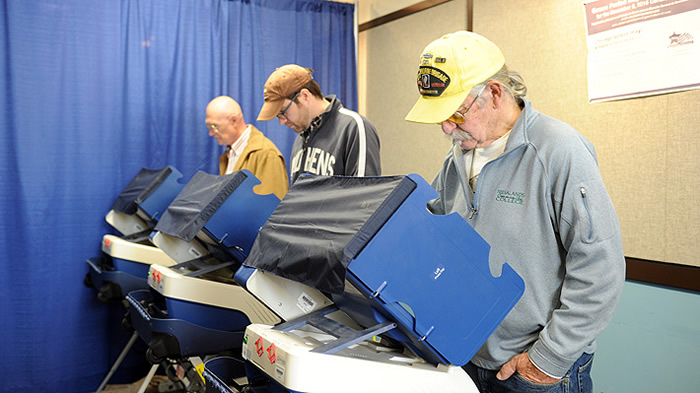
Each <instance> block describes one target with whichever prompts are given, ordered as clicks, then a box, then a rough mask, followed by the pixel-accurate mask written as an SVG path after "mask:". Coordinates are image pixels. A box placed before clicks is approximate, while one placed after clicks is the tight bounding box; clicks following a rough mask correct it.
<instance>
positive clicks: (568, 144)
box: [406, 31, 625, 392]
mask: <svg viewBox="0 0 700 393" xmlns="http://www.w3.org/2000/svg"><path fill="white" fill-rule="evenodd" d="M418 69H419V71H418V80H417V83H418V90H419V93H420V97H419V99H418V101H417V102H416V104H415V106H414V107H413V108H412V109H411V111H410V112H409V113H408V115H407V116H406V120H408V121H413V122H420V123H430V124H440V127H441V128H442V131H443V132H444V133H445V134H446V135H448V136H450V137H451V138H452V139H453V141H454V144H453V146H452V148H451V149H450V151H448V153H447V156H446V158H445V161H444V163H443V166H442V169H441V170H440V172H439V173H438V175H437V177H436V178H435V180H434V181H433V187H435V189H436V190H437V191H438V194H439V197H438V198H437V199H435V200H433V201H431V202H430V203H429V206H428V207H429V209H430V210H431V211H432V212H433V213H436V214H449V213H453V212H457V213H459V214H460V215H462V216H463V217H464V219H465V220H467V222H469V224H471V225H472V226H473V227H474V228H475V229H476V230H477V232H479V234H481V236H483V237H484V239H485V240H486V241H487V242H488V243H489V244H490V245H491V253H490V256H489V264H490V268H491V271H492V272H493V274H494V275H498V274H500V271H501V268H502V266H503V264H504V263H506V262H507V263H508V264H510V265H511V266H512V267H513V268H514V269H515V271H516V272H517V273H518V274H519V275H520V276H521V277H522V278H523V279H524V281H525V294H524V295H523V297H522V298H521V299H520V301H519V302H518V303H517V304H516V306H515V308H513V310H512V311H511V312H510V313H509V314H508V316H507V317H506V318H505V320H504V321H503V322H502V323H501V325H500V326H499V327H498V328H497V329H496V330H495V331H494V333H493V334H492V335H491V336H490V337H489V338H488V340H487V341H486V343H485V344H484V345H483V346H482V348H481V349H480V350H479V351H478V353H477V354H476V355H475V356H474V357H473V358H472V359H471V361H470V362H469V363H468V364H467V365H466V366H465V370H466V371H467V372H468V373H469V375H470V376H471V377H472V379H473V380H474V382H475V383H476V385H477V386H478V387H479V389H480V391H482V392H524V391H527V392H560V391H561V392H564V391H568V392H591V391H592V381H591V378H590V367H591V363H592V358H593V353H594V351H595V347H596V345H595V344H596V338H597V337H598V335H599V334H600V333H601V332H602V331H603V330H604V329H605V328H606V327H607V326H608V324H609V323H610V320H611V319H612V316H613V313H614V311H615V308H616V307H617V303H618V299H619V297H620V293H621V291H622V286H623V283H624V279H625V260H624V254H623V251H622V239H621V235H620V225H619V222H618V219H617V216H616V214H615V210H614V207H613V204H612V202H611V200H610V197H609V196H608V193H607V191H606V189H605V186H604V185H603V180H602V178H601V174H600V171H599V169H598V164H597V158H596V154H595V150H594V148H593V145H592V144H591V143H590V142H589V141H587V140H586V139H585V138H584V137H583V136H582V135H581V134H580V133H578V132H577V131H576V130H574V129H573V128H572V127H571V126H569V125H567V124H565V123H564V122H562V121H559V120H556V119H554V118H552V117H549V116H546V115H544V114H542V113H540V112H538V111H537V110H535V109H533V108H532V105H531V104H530V102H529V101H528V100H526V99H525V98H524V96H525V94H526V92H527V88H526V87H525V83H524V81H523V78H522V77H521V76H520V75H519V74H518V73H516V72H513V71H511V70H510V69H508V67H507V66H506V64H505V58H504V56H503V53H502V52H501V50H500V49H499V48H498V47H497V46H496V45H495V44H493V43H492V42H491V41H489V40H488V39H486V38H484V37H483V36H480V35H478V34H475V33H470V32H466V31H460V32H456V33H453V34H447V35H445V36H443V37H441V38H439V39H437V40H435V41H433V42H432V43H430V44H429V45H428V46H427V47H426V48H425V49H424V50H423V53H422V55H421V57H420V63H419V65H418ZM455 301H456V302H459V299H455Z"/></svg>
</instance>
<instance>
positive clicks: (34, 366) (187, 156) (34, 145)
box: [0, 0, 357, 392]
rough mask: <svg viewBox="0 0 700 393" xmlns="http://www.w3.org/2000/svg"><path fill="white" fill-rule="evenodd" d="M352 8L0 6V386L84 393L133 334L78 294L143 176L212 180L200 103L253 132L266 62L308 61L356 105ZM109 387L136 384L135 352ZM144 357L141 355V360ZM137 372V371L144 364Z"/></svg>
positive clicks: (59, 2)
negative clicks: (229, 110)
mask: <svg viewBox="0 0 700 393" xmlns="http://www.w3.org/2000/svg"><path fill="white" fill-rule="evenodd" d="M353 7H354V6H353V5H352V4H343V3H334V2H327V1H322V0H197V1H192V0H113V1H101V2H99V4H97V3H95V2H94V1H92V0H22V1H15V0H8V1H4V2H1V3H0V53H1V54H2V56H0V173H2V175H1V176H0V178H1V179H2V181H0V223H2V231H0V258H1V260H2V269H0V307H1V309H0V312H1V313H2V315H0V337H3V343H2V345H0V369H2V370H5V372H4V373H3V375H5V376H6V378H5V382H4V383H3V384H0V392H5V391H7V392H10V391H11V392H36V391H61V392H91V391H94V390H95V389H96V388H97V386H98V385H99V382H100V381H101V379H102V378H103V377H104V375H105V374H106V372H107V370H108V369H109V367H110V366H111V363H112V362H113V361H114V359H115V358H116V357H117V355H118V352H119V351H120V350H121V348H122V346H123V345H124V343H125V342H126V340H127V339H128V336H129V333H127V332H125V331H123V329H121V326H120V320H121V317H122V313H123V311H122V309H121V306H120V305H116V304H115V305H103V304H99V302H98V301H97V300H96V296H95V293H94V291H93V290H92V289H89V288H86V287H84V286H83V283H82V281H83V277H84V275H85V273H86V272H87V265H86V263H85V260H86V259H87V258H90V257H94V256H96V255H99V254H100V248H99V246H100V241H101V239H102V235H103V234H105V233H112V231H111V230H110V228H109V227H108V225H107V224H106V223H105V221H104V216H105V214H106V213H107V210H108V209H109V207H110V206H111V204H112V203H113V202H114V199H115V198H116V197H117V195H118V194H119V192H120V191H121V190H122V189H123V187H124V186H126V184H127V183H128V182H129V180H130V179H131V178H133V176H134V175H135V174H136V173H137V172H138V171H139V170H140V169H141V168H144V167H146V168H162V167H164V166H166V165H173V166H175V167H176V168H177V169H178V170H180V171H181V172H182V173H183V175H184V176H183V178H184V180H185V181H187V180H189V179H190V178H191V176H192V175H194V173H196V172H197V171H198V170H201V171H204V172H208V173H217V171H218V167H217V157H218V155H219V154H220V153H221V152H222V150H223V149H222V148H221V147H219V146H218V145H216V142H215V141H214V140H213V139H212V138H210V137H209V136H208V133H207V129H206V127H205V126H204V118H205V115H204V111H205V107H206V105H207V103H208V102H209V100H211V99H212V98H214V97H216V96H218V95H222V94H225V95H230V96H232V97H233V98H234V99H236V100H237V101H238V102H239V103H240V104H241V107H242V109H243V113H244V116H245V118H246V121H247V122H249V123H252V124H255V125H256V127H258V128H259V129H260V130H261V131H263V132H264V133H265V134H266V135H267V136H268V137H269V138H270V139H272V140H273V141H274V142H275V143H276V144H277V146H278V147H279V149H280V150H281V151H282V153H283V154H284V155H285V158H286V159H287V160H288V159H289V153H290V151H291V146H292V143H293V140H294V137H295V136H296V134H295V133H294V132H293V131H291V130H289V129H288V128H286V127H283V126H280V125H279V124H278V123H277V122H276V121H269V122H262V123H258V122H256V120H255V119H256V117H257V113H258V111H259V109H260V107H261V106H262V103H263V84H264V82H265V80H266V79H267V76H268V75H269V74H270V73H271V72H272V71H274V69H275V68H276V67H279V66H281V65H284V64H287V63H297V64H300V65H303V66H306V67H311V68H313V69H314V70H316V72H315V77H316V79H317V81H318V82H319V84H320V85H321V88H322V90H323V92H324V93H326V94H337V95H338V96H339V98H340V99H341V100H342V101H343V103H344V104H345V106H347V107H349V108H352V109H356V107H357V90H356V76H355V75H356V70H355V49H354V45H355V43H354V36H353ZM139 345H140V346H141V348H137V349H136V350H134V351H133V352H134V353H133V354H130V356H129V358H127V360H126V361H125V364H124V366H123V367H122V369H121V370H120V372H119V374H118V375H117V377H116V379H115V381H119V380H120V378H121V380H122V381H125V382H128V381H130V380H132V379H134V378H140V377H141V376H143V375H145V372H146V371H147V365H146V364H145V361H144V359H143V358H142V355H143V345H141V344H139ZM139 351H141V353H140V354H139V353H138V352H139ZM144 366H146V368H144Z"/></svg>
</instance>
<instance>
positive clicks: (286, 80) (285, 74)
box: [258, 64, 314, 121]
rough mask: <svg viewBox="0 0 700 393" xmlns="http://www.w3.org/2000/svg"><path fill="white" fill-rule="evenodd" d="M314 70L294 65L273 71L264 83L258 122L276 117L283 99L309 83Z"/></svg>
mask: <svg viewBox="0 0 700 393" xmlns="http://www.w3.org/2000/svg"><path fill="white" fill-rule="evenodd" d="M312 72H314V70H312V69H310V68H304V67H302V66H298V65H296V64H287V65H284V66H282V67H279V68H278V69H276V70H275V72H273V73H272V74H270V77H269V78H267V82H265V90H264V91H263V94H264V96H265V103H264V104H263V106H262V108H260V113H259V114H258V120H260V121H264V120H270V119H272V118H274V117H275V116H277V114H278V113H279V111H280V108H281V107H282V103H283V102H284V99H285V98H289V97H290V96H292V95H293V94H294V93H296V92H298V91H299V89H301V88H302V87H304V86H305V85H306V84H307V83H309V81H311V79H312V77H311V73H312Z"/></svg>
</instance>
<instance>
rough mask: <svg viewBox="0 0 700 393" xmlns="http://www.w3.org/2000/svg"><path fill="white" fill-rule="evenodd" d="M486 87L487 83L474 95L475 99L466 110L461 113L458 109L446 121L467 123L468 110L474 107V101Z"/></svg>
mask: <svg viewBox="0 0 700 393" xmlns="http://www.w3.org/2000/svg"><path fill="white" fill-rule="evenodd" d="M485 88H486V85H484V86H483V87H482V88H481V90H479V92H478V93H476V97H474V101H472V103H471V104H469V106H468V107H467V109H465V110H464V112H461V113H460V112H459V111H457V112H455V113H453V114H452V116H450V117H448V118H447V120H444V121H449V122H451V123H454V124H464V123H466V122H467V119H466V116H467V112H469V109H471V108H472V105H474V103H475V102H476V100H477V99H478V98H479V96H480V95H481V93H482V92H483V91H484V89H485Z"/></svg>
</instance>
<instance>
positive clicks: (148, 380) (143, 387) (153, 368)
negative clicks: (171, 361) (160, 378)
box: [138, 364, 158, 393]
mask: <svg viewBox="0 0 700 393" xmlns="http://www.w3.org/2000/svg"><path fill="white" fill-rule="evenodd" d="M156 370H158V364H154V365H153V366H151V371H149V372H148V375H146V379H144V380H143V383H142V384H141V387H140V388H139V391H138V393H144V392H145V391H146V388H147V387H148V384H149V383H151V379H153V376H154V375H156Z"/></svg>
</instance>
